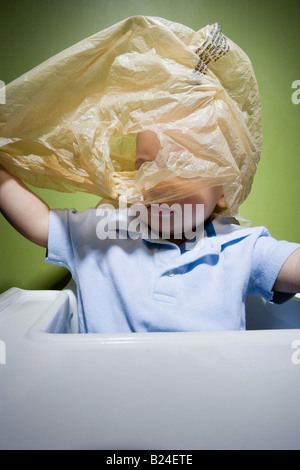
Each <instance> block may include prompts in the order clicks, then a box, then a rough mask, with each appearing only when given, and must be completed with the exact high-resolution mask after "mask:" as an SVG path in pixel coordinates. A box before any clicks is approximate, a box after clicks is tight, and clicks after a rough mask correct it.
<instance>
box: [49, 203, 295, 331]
mask: <svg viewBox="0 0 300 470" xmlns="http://www.w3.org/2000/svg"><path fill="white" fill-rule="evenodd" d="M116 217H120V214H119V215H117V216H116ZM98 224H99V216H98V215H97V211H96V210H95V209H88V210H86V211H85V212H82V213H79V212H76V211H75V210H54V211H51V212H50V223H49V240H48V251H47V257H46V261H47V262H49V263H53V264H57V265H59V266H64V267H66V268H67V269H68V270H69V271H70V272H71V274H72V277H73V279H74V280H75V282H76V286H77V294H78V312H79V323H80V331H81V332H82V333H126V332H158V331H162V332H166V331H224V330H243V329H245V297H246V295H247V294H249V293H251V294H257V295H260V296H262V297H263V298H264V299H266V300H267V301H272V300H273V295H274V293H273V292H272V288H273V285H274V282H275V280H276V278H277V276H278V273H279V271H280V269H281V267H282V265H283V264H284V262H285V261H286V259H287V258H288V256H289V255H290V254H291V253H292V252H293V251H295V250H296V249H297V248H299V247H300V245H298V244H295V243H289V242H286V241H277V240H275V239H274V238H272V237H271V236H270V234H269V232H268V231H267V230H266V229H265V228H264V227H256V228H245V227H241V226H238V225H233V224H230V223H229V221H228V220H227V219H223V218H222V219H221V218H220V219H215V220H214V221H213V222H211V223H210V224H209V225H208V226H207V227H206V230H205V235H204V238H203V237H201V236H200V237H199V236H198V234H197V235H196V237H195V240H194V242H193V243H190V242H189V243H188V244H183V245H182V246H181V247H178V246H177V245H175V244H173V243H170V242H166V241H163V240H150V239H144V238H142V237H141V236H139V232H138V231H137V237H136V239H133V238H130V237H129V236H127V237H126V236H124V233H123V234H122V236H120V232H118V231H117V232H118V233H117V234H116V238H115V239H112V238H111V237H107V238H106V239H99V231H98V233H97V230H98V228H99V225H98Z"/></svg>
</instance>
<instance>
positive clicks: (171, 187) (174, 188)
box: [135, 131, 226, 234]
mask: <svg viewBox="0 0 300 470" xmlns="http://www.w3.org/2000/svg"><path fill="white" fill-rule="evenodd" d="M159 149H160V141H159V139H158V137H157V135H156V134H155V133H154V132H152V131H144V132H141V133H139V134H138V137H137V149H136V163H135V166H136V169H138V168H140V166H141V165H142V164H143V163H144V162H147V161H148V162H149V161H153V160H155V158H156V156H157V154H158V152H159ZM193 184H195V183H194V182H193V181H192V180H191V179H186V178H180V177H174V178H169V179H167V180H166V181H163V182H162V183H159V184H158V185H156V186H155V187H154V188H151V189H150V190H148V191H145V192H144V199H145V200H155V201H159V200H160V196H161V199H162V200H163V194H164V193H166V192H168V193H170V194H175V195H176V194H183V193H184V192H185V191H184V189H185V187H186V189H187V193H188V192H189V193H191V186H192V185H193ZM174 204H178V206H177V207H178V208H179V212H180V213H181V216H182V220H181V223H182V226H183V223H185V224H186V223H187V219H189V224H188V225H189V228H188V229H189V230H193V229H194V228H195V226H196V224H197V221H198V223H199V219H197V218H196V208H197V204H203V205H204V221H206V220H208V219H209V217H210V216H211V214H212V213H213V212H214V210H215V208H216V206H219V207H221V208H226V203H225V200H224V195H223V188H222V187H221V186H213V187H210V188H206V189H202V190H200V191H197V188H196V186H195V193H194V194H193V195H192V196H188V197H186V198H184V197H183V198H182V197H179V198H177V199H176V196H175V198H174V199H173V198H172V201H169V202H164V203H160V202H157V203H155V205H153V204H151V205H150V204H149V205H148V206H147V209H148V223H149V225H151V226H153V223H151V215H157V213H158V209H159V217H158V218H157V217H156V224H157V226H156V227H153V228H154V229H155V230H158V231H161V226H162V220H163V218H164V217H168V218H169V219H170V217H171V221H170V222H171V223H170V227H171V234H172V232H174V230H175V228H176V227H175V225H174V214H172V213H170V211H168V208H167V206H166V205H168V206H170V207H171V206H173V207H174ZM163 205H165V210H163V209H162V208H163ZM187 208H188V209H187ZM185 211H189V212H188V218H187V217H184V214H185ZM152 219H153V217H152ZM154 219H155V218H154ZM202 222H203V220H202V221H200V223H202ZM177 223H178V220H177ZM185 227H186V225H185Z"/></svg>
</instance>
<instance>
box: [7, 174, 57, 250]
mask: <svg viewBox="0 0 300 470" xmlns="http://www.w3.org/2000/svg"><path fill="white" fill-rule="evenodd" d="M0 211H1V213H2V214H3V215H4V217H5V218H6V219H7V220H8V222H9V223H10V224H11V225H12V226H13V227H14V228H15V229H16V230H18V232H20V233H21V234H22V235H24V237H26V238H28V240H30V241H32V242H33V243H36V244H37V245H40V246H43V247H45V248H46V247H47V244H48V223H49V207H48V206H47V204H46V203H45V202H44V201H42V200H41V199H40V198H39V197H38V196H37V195H35V194H34V193H33V192H31V191H30V190H29V189H28V188H27V187H26V186H25V185H24V184H23V183H22V182H21V181H20V180H18V179H17V178H14V177H13V176H11V175H10V174H9V173H8V172H7V171H6V170H4V168H3V167H1V165H0Z"/></svg>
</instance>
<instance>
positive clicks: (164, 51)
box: [0, 16, 262, 215]
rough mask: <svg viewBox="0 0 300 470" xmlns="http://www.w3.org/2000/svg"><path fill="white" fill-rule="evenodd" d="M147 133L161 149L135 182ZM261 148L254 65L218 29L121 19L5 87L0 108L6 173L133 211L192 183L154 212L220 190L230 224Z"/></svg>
mask: <svg viewBox="0 0 300 470" xmlns="http://www.w3.org/2000/svg"><path fill="white" fill-rule="evenodd" d="M147 129H150V130H152V131H154V132H155V133H156V134H157V136H158V137H159V140H160V142H161V149H160V151H159V153H158V155H157V158H156V159H155V161H153V162H147V163H144V164H143V165H142V166H141V168H140V169H139V170H137V171H136V170H135V167H134V163H135V157H136V149H135V144H136V136H137V133H139V132H141V131H143V130H147ZM261 145H262V131H261V106H260V98H259V92H258V87H257V83H256V79H255V75H254V72H253V69H252V66H251V62H250V60H249V58H248V57H247V55H246V54H245V53H244V52H243V51H242V50H241V49H240V48H239V47H238V46H237V45H236V44H234V43H233V42H232V41H231V40H230V39H229V38H227V37H225V36H224V35H223V34H222V32H221V29H220V26H219V25H218V24H214V25H212V26H206V27H205V28H203V29H200V30H199V31H197V32H195V31H193V30H191V29H190V28H188V27H186V26H183V25H180V24H178V23H173V22H171V21H167V20H164V19H161V18H153V17H143V16H137V17H132V18H129V19H127V20H124V21H122V22H120V23H118V24H116V25H114V26H112V27H110V28H108V29H106V30H104V31H102V32H100V33H98V34H95V35H94V36H91V37H90V38H88V39H86V40H83V41H81V42H79V43H78V44H76V45H74V46H72V47H70V48H69V49H67V50H65V51H63V52H61V53H60V54H58V55H56V56H55V57H53V58H51V59H49V60H48V61H46V62H44V63H42V64H41V65H39V66H38V67H36V68H35V69H33V70H32V71H30V72H28V73H26V74H25V75H23V76H22V77H20V78H18V79H17V80H15V81H13V82H12V83H11V84H9V85H8V86H7V87H6V104H5V105H1V106H0V163H1V164H2V165H3V166H4V167H5V168H7V169H8V170H9V171H10V172H11V173H12V174H14V175H16V176H18V177H20V178H22V179H23V180H24V181H25V182H28V183H30V184H32V185H34V186H37V187H43V188H52V189H56V190H59V191H67V192H70V191H74V190H81V191H87V192H90V193H93V194H96V195H99V196H101V197H104V198H106V199H112V200H118V199H119V198H120V197H121V198H124V199H127V201H128V202H129V203H136V202H138V201H141V200H142V197H143V196H142V194H143V190H144V189H146V190H148V189H149V188H153V187H154V186H156V185H157V184H159V183H161V182H162V181H165V180H166V179H168V178H172V177H174V176H177V177H181V178H185V179H186V178H188V179H189V181H190V183H191V184H186V180H184V181H185V184H184V185H183V189H182V194H179V193H178V191H177V193H176V194H174V193H173V192H172V189H170V190H169V191H168V190H166V191H165V192H164V194H162V195H160V201H161V202H163V201H171V200H174V199H175V198H178V197H180V196H181V197H183V196H189V195H191V194H192V193H195V192H197V191H199V190H200V189H202V188H205V187H210V186H215V185H222V186H224V191H225V199H226V202H227V207H228V210H227V211H226V213H227V214H229V215H236V214H237V209H238V207H239V205H240V204H241V203H242V202H243V201H244V200H245V198H246V197H247V195H248V194H249V191H250V189H251V185H252V180H253V177H254V174H255V171H256V167H257V163H258V160H259V157H260V152H261ZM166 187H167V186H166ZM179 192H180V191H179ZM145 202H158V201H145Z"/></svg>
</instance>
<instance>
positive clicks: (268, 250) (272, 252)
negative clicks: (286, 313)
mask: <svg viewBox="0 0 300 470" xmlns="http://www.w3.org/2000/svg"><path fill="white" fill-rule="evenodd" d="M298 248H300V245H299V244H297V243H290V242H287V241H278V240H275V239H274V238H272V237H271V235H270V234H269V232H268V231H267V230H266V229H265V230H264V232H263V233H262V235H261V236H260V237H259V238H258V239H257V241H256V243H255V245H254V249H253V256H252V269H251V275H250V282H249V288H248V293H249V294H255V295H260V296H261V297H263V298H264V299H265V300H267V301H268V302H274V303H282V302H284V301H286V300H288V299H290V298H291V297H293V295H294V294H285V293H280V292H274V291H273V286H274V284H275V281H276V279H277V277H278V274H279V272H280V270H281V268H282V266H283V265H284V263H285V261H286V260H287V258H288V257H289V256H290V255H291V254H292V253H293V252H294V251H295V250H297V249H298Z"/></svg>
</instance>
